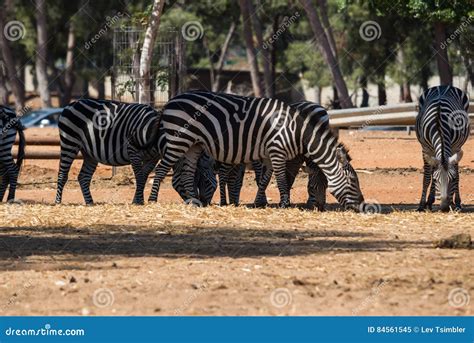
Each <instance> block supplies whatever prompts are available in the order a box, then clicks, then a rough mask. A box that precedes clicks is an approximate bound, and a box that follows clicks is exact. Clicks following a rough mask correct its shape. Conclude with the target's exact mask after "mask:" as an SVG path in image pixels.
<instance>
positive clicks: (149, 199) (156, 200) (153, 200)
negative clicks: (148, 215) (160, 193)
mask: <svg viewBox="0 0 474 343" xmlns="http://www.w3.org/2000/svg"><path fill="white" fill-rule="evenodd" d="M148 202H149V203H155V202H158V199H155V198H148Z"/></svg>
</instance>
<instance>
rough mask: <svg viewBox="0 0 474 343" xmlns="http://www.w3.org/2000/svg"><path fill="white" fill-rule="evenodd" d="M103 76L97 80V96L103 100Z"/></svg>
mask: <svg viewBox="0 0 474 343" xmlns="http://www.w3.org/2000/svg"><path fill="white" fill-rule="evenodd" d="M104 78H105V76H102V77H101V78H100V79H98V80H97V96H98V98H99V99H105V81H104Z"/></svg>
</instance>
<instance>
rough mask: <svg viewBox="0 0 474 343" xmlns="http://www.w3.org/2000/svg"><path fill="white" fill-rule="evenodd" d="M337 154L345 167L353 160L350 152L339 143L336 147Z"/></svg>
mask: <svg viewBox="0 0 474 343" xmlns="http://www.w3.org/2000/svg"><path fill="white" fill-rule="evenodd" d="M336 156H337V159H338V161H339V162H340V163H341V164H342V166H343V167H345V166H347V165H348V164H349V162H350V160H351V159H350V157H349V154H348V153H347V151H346V149H345V148H344V146H343V145H339V146H338V147H337V148H336Z"/></svg>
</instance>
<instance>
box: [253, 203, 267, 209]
mask: <svg viewBox="0 0 474 343" xmlns="http://www.w3.org/2000/svg"><path fill="white" fill-rule="evenodd" d="M253 205H254V206H255V207H256V208H264V207H267V206H268V202H256V203H254V204H253Z"/></svg>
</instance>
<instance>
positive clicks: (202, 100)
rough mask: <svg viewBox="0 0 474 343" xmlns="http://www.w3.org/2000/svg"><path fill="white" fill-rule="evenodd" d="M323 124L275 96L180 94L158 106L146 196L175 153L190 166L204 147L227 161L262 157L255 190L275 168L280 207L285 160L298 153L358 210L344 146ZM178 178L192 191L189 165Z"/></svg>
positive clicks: (284, 202)
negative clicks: (156, 147) (154, 159)
mask: <svg viewBox="0 0 474 343" xmlns="http://www.w3.org/2000/svg"><path fill="white" fill-rule="evenodd" d="M324 124H325V123H324V122H321V121H318V118H317V117H316V116H314V115H312V114H311V113H308V112H305V111H298V110H296V109H294V108H293V107H291V106H289V105H286V104H285V103H284V102H282V101H279V100H276V99H268V98H253V97H243V96H237V95H231V94H225V93H212V92H205V91H195V92H188V93H183V94H180V95H178V96H176V97H174V98H173V99H171V100H170V101H169V102H168V103H167V104H166V105H165V107H164V109H163V115H162V118H161V122H160V128H161V130H162V134H161V135H162V136H163V141H162V142H163V144H162V145H161V146H160V147H162V150H161V151H162V154H163V155H162V159H161V161H160V162H159V164H158V166H157V168H156V173H155V179H154V182H153V187H152V192H151V194H150V198H149V200H150V201H156V200H157V197H158V192H159V186H160V183H161V181H162V180H163V179H164V177H165V176H166V174H167V173H168V171H169V170H170V169H171V168H172V167H173V166H174V165H175V164H176V162H177V161H178V160H179V159H180V158H181V157H183V156H185V157H186V158H187V159H188V160H189V161H190V164H191V165H192V166H193V167H194V168H195V166H196V164H197V160H198V158H199V156H200V154H201V152H202V151H203V150H204V151H206V153H208V154H209V155H211V156H212V157H213V158H214V159H215V160H216V161H219V162H222V163H227V164H240V163H249V162H251V161H263V162H265V164H266V165H267V166H268V167H267V168H266V171H265V173H264V174H263V176H262V177H261V178H260V179H261V180H260V181H261V182H259V187H258V188H259V191H258V192H261V191H262V189H263V188H266V187H267V185H268V182H269V179H270V177H269V176H271V173H272V172H273V170H275V175H276V179H277V184H278V189H279V191H280V207H287V206H289V203H290V201H289V200H290V199H289V189H288V183H287V180H286V161H288V160H291V159H293V158H295V157H296V156H298V155H304V156H305V157H307V158H309V159H310V160H311V161H313V162H314V163H315V164H316V165H317V166H318V167H319V168H320V169H321V170H322V172H323V173H324V175H325V176H326V178H327V181H328V188H329V191H330V192H331V193H332V194H333V195H334V196H335V197H336V199H337V200H338V201H339V203H340V204H341V205H342V206H343V207H344V208H352V209H355V210H358V209H359V207H360V205H361V204H362V203H363V201H364V198H363V196H362V193H361V191H360V186H359V180H358V178H357V174H356V172H355V170H354V169H353V168H352V166H351V164H350V159H349V158H348V155H347V151H346V149H345V148H344V147H342V146H340V145H338V143H337V139H336V138H335V137H334V135H333V134H332V133H331V131H330V130H328V129H327V125H324ZM183 180H184V183H185V187H186V189H188V190H189V191H190V192H193V173H192V170H188V171H186V172H184V171H183ZM265 183H266V184H265ZM263 191H264V189H263ZM191 194H192V193H191Z"/></svg>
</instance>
